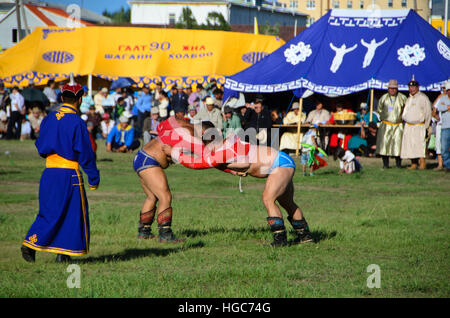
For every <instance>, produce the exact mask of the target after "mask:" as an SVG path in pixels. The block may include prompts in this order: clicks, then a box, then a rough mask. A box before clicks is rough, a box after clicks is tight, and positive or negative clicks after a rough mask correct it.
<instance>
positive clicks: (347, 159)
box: [334, 147, 362, 174]
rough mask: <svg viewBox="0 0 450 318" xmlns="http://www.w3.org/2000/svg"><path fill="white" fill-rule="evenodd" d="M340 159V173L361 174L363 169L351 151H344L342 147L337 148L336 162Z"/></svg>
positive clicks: (335, 153)
mask: <svg viewBox="0 0 450 318" xmlns="http://www.w3.org/2000/svg"><path fill="white" fill-rule="evenodd" d="M336 159H339V167H340V170H339V173H340V174H341V173H344V172H345V173H348V174H351V173H353V172H360V171H361V169H362V166H361V164H360V163H359V161H358V160H357V159H356V157H355V155H354V154H353V153H352V152H351V151H350V150H344V149H343V148H341V147H338V148H336V151H335V152H334V160H336Z"/></svg>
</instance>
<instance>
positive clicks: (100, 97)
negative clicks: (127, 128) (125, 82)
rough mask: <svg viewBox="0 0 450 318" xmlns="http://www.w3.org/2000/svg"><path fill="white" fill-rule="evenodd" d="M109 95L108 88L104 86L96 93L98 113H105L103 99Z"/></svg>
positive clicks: (95, 101)
mask: <svg viewBox="0 0 450 318" xmlns="http://www.w3.org/2000/svg"><path fill="white" fill-rule="evenodd" d="M107 96H108V88H106V87H103V88H102V89H101V90H100V91H99V92H98V93H97V94H95V95H94V105H95V111H96V112H97V113H100V114H103V113H104V112H105V111H104V109H103V101H104V100H105V99H106V97H107Z"/></svg>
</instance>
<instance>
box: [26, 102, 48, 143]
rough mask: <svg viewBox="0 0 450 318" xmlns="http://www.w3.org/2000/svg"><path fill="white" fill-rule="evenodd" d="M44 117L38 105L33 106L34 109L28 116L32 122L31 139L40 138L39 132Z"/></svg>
mask: <svg viewBox="0 0 450 318" xmlns="http://www.w3.org/2000/svg"><path fill="white" fill-rule="evenodd" d="M43 119H44V115H43V114H42V112H41V110H40V109H39V108H38V107H33V110H32V112H31V114H30V116H29V117H28V120H29V121H30V124H31V129H32V130H31V139H37V138H39V132H40V131H41V122H42V120H43Z"/></svg>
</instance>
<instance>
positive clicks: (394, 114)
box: [376, 80, 407, 169]
mask: <svg viewBox="0 0 450 318" xmlns="http://www.w3.org/2000/svg"><path fill="white" fill-rule="evenodd" d="M406 99H407V97H406V96H405V95H404V94H402V93H400V92H399V91H398V82H397V80H390V81H389V83H388V92H387V93H386V94H384V95H383V96H381V98H380V100H379V101H378V108H377V112H378V114H379V116H380V120H381V123H380V126H379V128H378V133H377V150H376V154H378V155H380V156H381V157H382V158H383V168H385V169H387V168H389V157H394V158H395V164H396V166H397V168H401V165H402V160H401V158H400V150H401V146H402V138H403V123H402V113H403V109H404V107H405V103H406Z"/></svg>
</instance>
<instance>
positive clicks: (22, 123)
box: [0, 80, 448, 175]
mask: <svg viewBox="0 0 450 318" xmlns="http://www.w3.org/2000/svg"><path fill="white" fill-rule="evenodd" d="M60 85H61V84H60V83H55V82H54V81H53V80H50V81H48V83H47V85H46V87H45V88H44V89H43V90H42V92H43V94H44V95H45V96H46V98H47V99H48V103H47V104H46V105H42V104H41V105H37V104H36V103H27V101H26V99H25V98H24V96H22V94H21V90H20V89H19V88H18V87H13V88H12V89H6V88H5V87H4V85H3V83H0V138H4V139H21V140H24V139H36V138H37V137H39V127H40V123H41V122H42V120H43V118H44V116H45V115H46V114H47V113H49V112H50V111H53V110H55V109H57V107H58V106H59V105H61V103H62V101H61V96H60V95H61V93H60V89H59V87H60ZM393 86H394V84H393ZM390 89H391V88H390ZM84 90H85V92H84V95H83V98H82V104H81V106H80V113H81V114H80V115H81V117H82V118H83V119H84V120H85V121H86V124H87V127H88V129H89V132H90V134H91V142H92V145H93V148H95V149H96V147H97V146H96V145H97V142H100V141H101V140H103V142H104V143H105V144H106V149H107V151H112V152H133V151H134V150H136V149H138V148H139V147H140V146H142V145H143V144H145V143H147V142H149V141H150V140H152V139H153V138H155V137H156V136H157V133H156V129H157V127H158V125H159V123H160V122H161V121H163V120H165V119H167V118H168V117H169V116H175V117H176V118H178V119H184V120H188V121H189V122H191V123H193V124H195V123H198V122H202V121H209V122H211V123H212V124H213V125H214V126H215V127H216V128H217V129H218V130H220V131H221V132H222V133H223V136H224V137H227V136H228V135H229V134H230V133H234V134H239V132H240V131H248V129H254V135H255V136H256V140H249V139H248V138H250V137H249V136H247V133H246V134H245V137H246V138H247V140H246V141H250V142H256V143H259V144H267V145H273V144H276V143H274V142H275V141H276V142H279V143H278V145H279V148H280V150H282V151H285V152H288V153H289V152H295V150H296V149H297V148H298V146H299V144H300V143H303V144H305V143H306V144H308V143H310V144H313V145H314V147H320V148H322V149H324V150H325V151H326V152H327V153H329V154H334V153H335V152H336V151H338V150H339V152H342V150H343V151H344V152H343V153H345V152H346V151H350V152H352V153H353V154H354V155H355V156H356V158H358V157H360V156H367V157H375V156H379V155H380V151H378V152H377V139H378V145H379V143H380V141H379V139H380V137H379V136H377V135H378V130H379V128H380V127H381V126H382V125H383V123H388V125H397V124H398V123H390V124H389V121H386V118H381V117H383V116H384V115H383V114H384V113H383V112H384V110H383V109H382V106H381V104H380V105H378V106H377V105H375V107H374V111H373V113H372V115H371V114H370V112H369V109H368V105H367V103H364V102H363V103H360V105H359V107H358V109H356V110H354V109H353V108H352V107H351V105H347V104H344V103H340V102H338V103H336V104H335V105H333V107H330V105H324V101H323V100H315V102H314V104H315V107H314V109H312V110H311V111H309V112H302V113H301V114H300V107H299V103H298V102H294V103H292V105H291V107H290V109H289V112H287V113H285V112H284V111H283V109H285V108H286V107H285V106H283V105H278V106H279V107H278V109H277V108H275V107H271V106H272V105H266V103H265V102H266V101H265V100H264V98H263V96H262V95H256V96H254V97H253V99H252V100H247V102H246V103H245V105H241V106H240V107H237V108H232V107H230V106H228V105H226V104H225V105H224V101H223V96H224V91H223V86H220V85H218V84H217V83H216V82H215V81H212V82H211V83H209V84H208V85H207V86H206V87H204V86H203V85H201V84H194V89H193V88H192V87H190V86H189V87H183V86H181V85H173V86H171V87H163V85H162V83H156V86H155V87H154V88H153V89H151V88H150V87H149V86H144V87H142V88H140V89H137V90H136V89H132V88H130V87H126V88H118V89H115V90H109V89H108V88H107V87H103V88H101V89H100V90H99V91H98V92H97V93H96V94H94V95H93V98H92V97H91V94H89V92H88V89H87V87H84ZM447 91H448V90H446V89H445V88H443V91H442V94H441V95H440V96H439V97H438V99H439V101H441V99H442V98H443V97H445V96H447ZM399 94H401V93H399ZM392 96H394V95H392ZM395 96H396V95H395ZM417 96H418V95H417ZM405 99H406V97H405ZM438 99H436V101H435V103H434V108H433V112H432V115H433V117H432V124H431V125H430V127H431V128H430V129H429V131H428V134H427V140H426V141H427V148H430V149H428V152H429V151H431V150H433V149H432V147H431V146H433V147H434V151H435V153H436V154H437V156H438V159H439V166H438V167H439V168H440V169H444V163H443V162H444V161H445V160H443V159H442V156H443V155H444V156H448V155H447V154H444V153H445V149H444V151H441V149H437V148H441V143H440V142H437V139H439V141H440V139H441V133H440V132H441V129H439V132H438V133H439V136H437V129H436V128H437V126H438V125H439V128H441V127H440V125H441V122H442V119H441V117H442V115H443V113H445V112H442V111H438V110H437V104H439V102H438ZM391 100H392V99H391ZM442 100H444V99H442ZM402 101H403V105H401V106H400V107H402V110H401V111H400V114H401V112H402V111H403V107H405V103H406V102H405V100H402ZM444 104H445V101H444ZM430 106H431V103H430ZM280 108H281V111H280V110H279V109H280ZM391 111H392V109H389V112H391ZM299 120H300V121H301V124H302V126H307V127H311V131H307V132H306V133H305V131H302V135H303V139H302V140H298V139H297V131H296V130H295V129H288V128H286V126H288V125H291V126H295V125H296V124H297V123H298V121H299ZM345 124H350V125H354V126H356V127H358V129H355V128H352V129H348V128H345V126H344V125H345ZM332 125H335V126H336V127H337V128H335V129H330V126H332ZM380 125H381V126H380ZM280 126H282V127H280ZM338 127H342V128H338ZM274 128H275V129H274ZM274 131H276V132H277V133H276V135H275V136H272V134H273V133H274ZM383 133H384V132H383ZM249 135H250V136H251V134H249ZM445 136H447V135H445ZM436 137H439V138H436ZM383 138H384V137H383ZM250 139H251V138H250ZM431 143H433V145H431ZM429 146H430V147H429ZM341 149H342V150H341ZM446 151H447V153H448V149H447V150H446ZM302 156H303V159H302V160H303V162H304V161H305V160H306V159H307V158H306V157H305V154H303V155H302ZM381 156H383V153H381ZM389 156H394V157H396V158H399V156H400V155H399V154H398V153H396V154H387V155H385V157H387V158H389ZM385 157H383V163H384V166H385V167H386V160H385ZM445 158H447V157H445ZM447 160H448V159H447ZM387 165H388V163H387ZM304 173H306V170H305V169H304ZM309 173H310V174H311V175H312V171H310V172H309Z"/></svg>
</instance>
